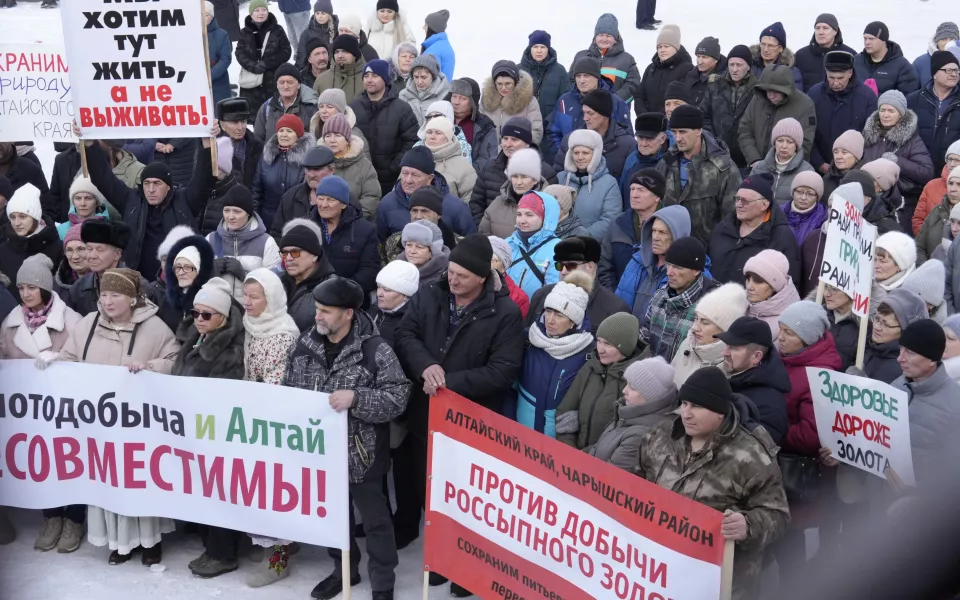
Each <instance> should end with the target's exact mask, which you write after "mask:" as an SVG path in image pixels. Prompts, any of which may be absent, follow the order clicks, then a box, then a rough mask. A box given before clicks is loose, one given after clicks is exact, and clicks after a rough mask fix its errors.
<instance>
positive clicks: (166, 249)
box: [157, 225, 200, 262]
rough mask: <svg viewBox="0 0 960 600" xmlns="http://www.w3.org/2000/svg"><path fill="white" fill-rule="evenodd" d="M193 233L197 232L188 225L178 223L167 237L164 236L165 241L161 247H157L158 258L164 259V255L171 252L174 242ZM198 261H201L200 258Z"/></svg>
mask: <svg viewBox="0 0 960 600" xmlns="http://www.w3.org/2000/svg"><path fill="white" fill-rule="evenodd" d="M191 235H197V234H196V233H194V232H193V230H192V229H190V228H189V227H187V226H186V225H177V226H176V227H174V228H173V229H171V230H170V233H168V234H167V237H165V238H163V242H162V243H161V244H160V247H159V248H157V260H162V259H163V257H165V256H166V255H168V254H170V249H171V248H173V245H174V244H176V243H177V242H179V241H180V240H182V239H183V238H186V237H190V236H191ZM197 262H200V261H199V260H198V261H197Z"/></svg>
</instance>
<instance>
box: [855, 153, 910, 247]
mask: <svg viewBox="0 0 960 600" xmlns="http://www.w3.org/2000/svg"><path fill="white" fill-rule="evenodd" d="M899 177H900V167H899V166H898V165H897V163H895V162H893V161H892V160H888V159H886V158H878V159H876V160H872V161H870V162H865V163H862V164H861V165H860V170H859V171H853V172H851V173H847V175H846V176H845V177H844V178H843V181H844V183H846V182H848V181H856V182H857V183H859V184H860V186H861V188H863V219H864V220H865V221H866V222H868V223H871V224H873V225H876V227H877V233H878V234H879V235H883V234H884V233H887V232H889V231H903V226H902V225H900V218H901V217H900V212H899V211H900V210H901V209H902V208H903V196H902V195H901V194H900V187H899V185H898V184H897V179H898V178H899Z"/></svg>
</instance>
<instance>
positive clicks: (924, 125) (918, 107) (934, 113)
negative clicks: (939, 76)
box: [907, 81, 960, 173]
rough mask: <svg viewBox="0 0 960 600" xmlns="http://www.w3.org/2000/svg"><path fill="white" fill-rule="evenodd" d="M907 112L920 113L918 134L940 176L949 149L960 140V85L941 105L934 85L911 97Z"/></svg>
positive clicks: (931, 83)
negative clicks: (934, 90)
mask: <svg viewBox="0 0 960 600" xmlns="http://www.w3.org/2000/svg"><path fill="white" fill-rule="evenodd" d="M907 108H909V109H910V110H912V111H913V112H915V113H917V131H918V132H919V133H920V139H921V140H923V143H924V145H925V146H926V147H927V150H929V151H930V156H931V158H933V172H934V173H939V172H940V171H942V170H943V166H944V165H945V164H946V162H947V148H949V147H950V144H952V143H953V142H955V141H957V140H958V139H960V85H957V87H955V88H953V91H952V92H950V95H949V96H947V98H946V99H945V100H944V101H943V102H942V103H941V102H940V101H939V99H938V98H937V95H936V94H934V93H933V81H931V82H930V83H929V84H927V85H926V87H924V88H923V89H920V90H917V91H915V92H913V93H912V94H908V95H907Z"/></svg>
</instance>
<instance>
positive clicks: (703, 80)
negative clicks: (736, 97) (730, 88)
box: [664, 36, 727, 106]
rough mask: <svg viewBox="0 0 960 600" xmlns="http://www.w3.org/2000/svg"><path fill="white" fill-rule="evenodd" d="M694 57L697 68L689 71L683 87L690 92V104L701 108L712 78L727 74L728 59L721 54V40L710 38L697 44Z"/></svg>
mask: <svg viewBox="0 0 960 600" xmlns="http://www.w3.org/2000/svg"><path fill="white" fill-rule="evenodd" d="M694 56H695V58H696V68H695V69H690V70H689V71H687V74H686V75H685V76H684V78H683V85H684V88H685V89H686V90H688V91H689V97H690V104H693V105H694V106H700V105H701V104H702V103H703V97H704V96H705V95H706V93H707V83H708V82H709V81H710V76H711V75H716V74H723V73H726V71H727V57H726V56H724V55H723V53H721V52H720V40H718V39H717V38H715V37H709V36H708V37H705V38H703V39H702V40H700V43H699V44H697V47H696V50H695V52H694ZM664 100H666V98H664Z"/></svg>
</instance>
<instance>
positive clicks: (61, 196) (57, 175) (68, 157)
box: [50, 144, 82, 223]
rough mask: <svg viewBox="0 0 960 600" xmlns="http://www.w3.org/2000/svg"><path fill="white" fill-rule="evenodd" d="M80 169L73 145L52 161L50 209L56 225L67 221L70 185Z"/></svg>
mask: <svg viewBox="0 0 960 600" xmlns="http://www.w3.org/2000/svg"><path fill="white" fill-rule="evenodd" d="M81 167H82V164H81V161H80V152H79V151H78V150H77V146H76V145H75V144H70V147H69V148H67V149H66V150H64V151H63V152H61V153H59V154H57V157H56V158H54V159H53V175H52V176H51V177H50V207H51V209H54V208H55V209H56V213H55V214H53V215H52V218H53V220H54V221H56V222H57V223H63V222H65V221H66V220H67V218H68V217H67V215H68V214H69V213H70V185H71V184H73V180H74V178H75V177H76V176H77V173H79V172H80V169H81Z"/></svg>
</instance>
